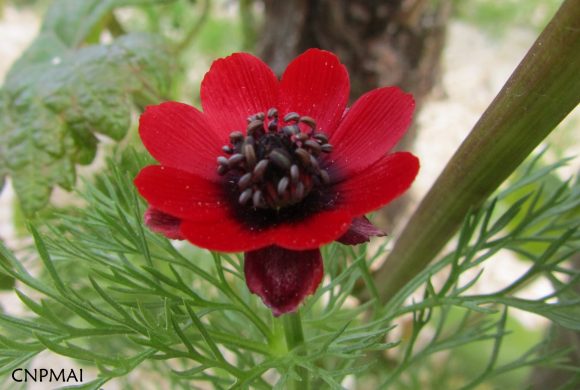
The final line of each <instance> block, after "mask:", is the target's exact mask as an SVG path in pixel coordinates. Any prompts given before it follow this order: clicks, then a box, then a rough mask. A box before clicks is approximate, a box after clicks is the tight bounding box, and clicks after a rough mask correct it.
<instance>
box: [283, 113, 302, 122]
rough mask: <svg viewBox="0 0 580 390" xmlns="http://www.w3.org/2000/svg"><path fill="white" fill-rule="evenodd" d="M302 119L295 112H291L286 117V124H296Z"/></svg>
mask: <svg viewBox="0 0 580 390" xmlns="http://www.w3.org/2000/svg"><path fill="white" fill-rule="evenodd" d="M299 119H300V115H298V114H297V113H295V112H289V113H288V114H286V115H285V116H284V122H296V121H297V120H299Z"/></svg>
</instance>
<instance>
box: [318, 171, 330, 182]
mask: <svg viewBox="0 0 580 390" xmlns="http://www.w3.org/2000/svg"><path fill="white" fill-rule="evenodd" d="M320 178H321V179H322V182H323V183H324V184H328V183H330V176H329V175H328V172H326V170H324V169H321V170H320Z"/></svg>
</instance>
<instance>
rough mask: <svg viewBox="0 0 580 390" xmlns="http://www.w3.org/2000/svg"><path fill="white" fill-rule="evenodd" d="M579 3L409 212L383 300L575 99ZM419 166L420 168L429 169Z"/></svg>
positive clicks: (383, 281)
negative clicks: (415, 209) (412, 211)
mask: <svg viewBox="0 0 580 390" xmlns="http://www.w3.org/2000/svg"><path fill="white" fill-rule="evenodd" d="M579 69H580V1H578V0H566V1H564V3H563V4H562V6H561V7H560V9H559V10H558V12H557V13H556V15H555V16H554V18H553V19H552V21H551V22H550V23H549V25H548V26H547V27H546V28H545V29H544V31H543V32H542V34H541V35H540V37H539V38H538V39H537V41H536V42H535V43H534V45H533V46H532V48H531V49H530V51H529V52H528V54H527V55H526V56H525V58H524V59H523V60H522V62H521V63H520V65H519V66H518V67H517V69H516V70H515V71H514V73H513V74H512V76H511V77H510V79H509V80H508V81H507V83H506V85H505V86H504V87H503V89H502V90H501V91H500V93H499V94H498V96H497V97H496V98H495V99H494V101H493V102H492V103H491V105H490V106H489V108H488V109H487V110H486V111H485V113H484V114H483V116H482V117H481V118H480V120H479V121H478V122H477V124H476V125H475V127H474V128H473V130H472V131H471V133H470V135H469V136H468V137H467V139H466V140H465V141H464V142H463V144H462V145H461V146H460V148H459V149H458V150H457V152H456V153H455V155H454V156H453V157H452V159H451V161H450V162H449V163H448V164H447V166H446V168H445V170H444V171H443V173H442V174H441V176H439V178H438V179H437V181H436V182H435V184H434V185H433V187H432V188H431V190H430V191H429V193H428V194H427V195H426V196H425V198H424V199H423V201H422V202H421V204H420V205H419V208H418V209H417V211H416V212H415V213H414V214H413V216H412V217H411V219H410V221H409V222H408V224H407V226H406V227H405V229H404V231H403V232H402V233H401V236H400V237H399V239H398V240H397V242H396V244H395V247H394V248H393V251H392V252H391V253H390V254H389V256H388V257H387V260H386V262H385V264H384V266H383V267H382V268H381V269H380V270H379V271H378V272H377V274H376V281H377V283H376V284H377V286H379V293H380V297H381V299H382V301H383V302H387V301H389V300H390V299H391V298H392V297H393V296H394V294H396V293H397V292H398V291H399V289H400V288H401V287H403V286H404V285H405V284H406V283H408V282H409V281H410V280H411V279H412V278H413V277H414V276H415V275H417V274H418V273H419V272H420V271H421V270H423V269H424V268H425V267H426V266H427V265H428V264H429V262H430V261H431V260H432V259H433V258H434V257H435V256H436V255H437V254H438V253H439V251H440V250H441V248H443V246H444V245H445V244H446V243H447V242H448V241H449V239H450V238H451V237H452V236H453V235H454V233H455V232H456V230H457V229H458V227H459V226H460V225H461V222H462V221H463V219H464V217H465V215H466V214H467V213H468V211H469V209H470V208H472V207H477V206H478V205H480V204H481V203H482V202H483V201H485V199H487V198H488V197H489V196H490V195H491V193H492V192H493V191H494V190H495V189H496V188H497V187H498V186H499V185H500V184H501V183H502V182H503V181H504V180H505V179H506V178H507V177H508V176H509V175H510V174H511V173H512V172H513V171H514V169H515V168H516V167H517V166H518V165H519V164H520V163H521V162H522V161H523V160H524V159H525V158H526V157H527V156H528V155H529V154H530V153H531V152H532V150H533V149H534V148H535V147H536V146H537V145H538V144H539V143H540V142H541V141H542V140H543V139H544V138H545V137H546V136H547V135H548V134H549V133H550V132H551V131H552V130H553V129H554V128H555V127H556V126H557V125H558V123H560V121H561V120H562V119H564V117H565V116H566V115H567V114H568V113H569V112H570V111H571V110H573V109H574V107H575V106H576V105H577V104H578V102H579V101H580V77H579V76H578V74H579V73H578V70H579ZM428 163H429V162H428V161H424V162H423V164H428Z"/></svg>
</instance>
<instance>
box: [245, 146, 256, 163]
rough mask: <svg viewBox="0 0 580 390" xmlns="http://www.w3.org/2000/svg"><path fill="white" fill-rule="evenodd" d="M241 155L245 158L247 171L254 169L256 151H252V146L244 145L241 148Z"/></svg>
mask: <svg viewBox="0 0 580 390" xmlns="http://www.w3.org/2000/svg"><path fill="white" fill-rule="evenodd" d="M242 153H243V154H244V157H245V158H246V163H247V164H248V168H249V169H254V166H255V165H256V151H255V150H254V146H252V144H248V143H246V144H244V146H243V148H242Z"/></svg>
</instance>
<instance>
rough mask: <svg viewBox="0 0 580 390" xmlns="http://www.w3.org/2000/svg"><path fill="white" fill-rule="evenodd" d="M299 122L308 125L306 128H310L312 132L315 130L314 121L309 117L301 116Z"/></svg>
mask: <svg viewBox="0 0 580 390" xmlns="http://www.w3.org/2000/svg"><path fill="white" fill-rule="evenodd" d="M300 122H302V123H304V124H306V125H308V127H310V128H311V129H312V130H315V129H316V121H315V120H314V119H312V118H311V117H309V116H306V115H305V116H301V117H300Z"/></svg>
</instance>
